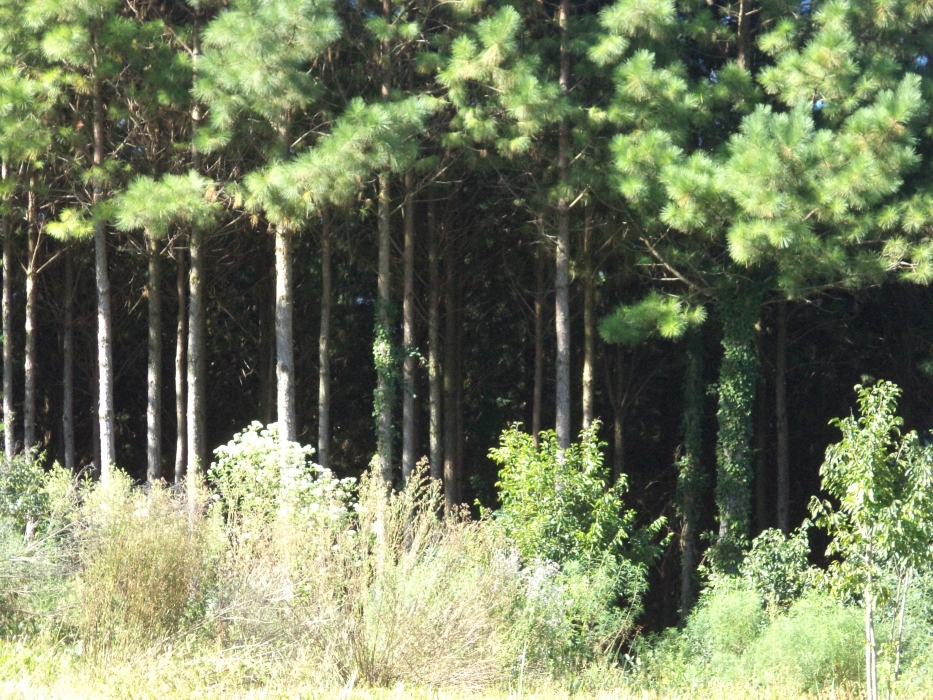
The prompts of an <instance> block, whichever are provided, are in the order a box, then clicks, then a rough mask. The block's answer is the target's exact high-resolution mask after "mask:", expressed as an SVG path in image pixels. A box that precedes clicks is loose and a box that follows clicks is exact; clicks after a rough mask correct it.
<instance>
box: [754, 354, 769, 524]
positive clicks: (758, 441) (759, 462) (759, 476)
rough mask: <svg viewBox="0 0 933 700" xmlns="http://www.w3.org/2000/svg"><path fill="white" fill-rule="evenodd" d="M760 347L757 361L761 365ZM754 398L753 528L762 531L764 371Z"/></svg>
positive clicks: (766, 507) (765, 513)
mask: <svg viewBox="0 0 933 700" xmlns="http://www.w3.org/2000/svg"><path fill="white" fill-rule="evenodd" d="M761 357H762V355H761V348H760V347H759V352H758V363H759V366H760V365H761ZM756 393H757V397H756V400H755V429H754V436H755V477H754V481H755V530H756V532H762V531H764V530H766V529H767V528H768V527H769V526H770V524H771V523H770V520H771V519H770V517H769V513H768V511H769V510H770V508H769V505H770V504H769V503H768V416H769V415H770V414H771V412H770V411H769V410H768V407H767V395H768V382H767V379H766V377H765V373H764V372H759V375H758V390H757V392H756Z"/></svg>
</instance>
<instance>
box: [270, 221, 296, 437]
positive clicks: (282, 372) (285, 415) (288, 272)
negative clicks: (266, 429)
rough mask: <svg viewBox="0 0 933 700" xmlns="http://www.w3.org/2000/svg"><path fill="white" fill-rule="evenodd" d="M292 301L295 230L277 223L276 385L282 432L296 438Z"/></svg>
mask: <svg viewBox="0 0 933 700" xmlns="http://www.w3.org/2000/svg"><path fill="white" fill-rule="evenodd" d="M292 309H293V304H292V232H291V231H290V230H289V229H288V228H287V227H285V226H282V225H279V226H276V227H275V360H276V362H275V386H276V413H277V420H278V424H279V436H280V437H281V439H283V440H288V441H290V442H294V441H295V440H296V439H297V437H298V436H297V430H296V426H295V345H294V337H293V328H294V323H293V319H292V315H293V311H292Z"/></svg>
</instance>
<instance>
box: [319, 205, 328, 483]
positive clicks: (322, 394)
mask: <svg viewBox="0 0 933 700" xmlns="http://www.w3.org/2000/svg"><path fill="white" fill-rule="evenodd" d="M330 258H331V239H330V216H329V215H328V212H327V210H324V211H323V212H322V213H321V331H320V334H319V335H318V391H317V415H318V419H317V458H318V464H320V465H321V466H322V467H324V468H325V469H327V468H329V463H330V454H329V452H330V450H329V447H330V307H331V269H330V267H331V262H330Z"/></svg>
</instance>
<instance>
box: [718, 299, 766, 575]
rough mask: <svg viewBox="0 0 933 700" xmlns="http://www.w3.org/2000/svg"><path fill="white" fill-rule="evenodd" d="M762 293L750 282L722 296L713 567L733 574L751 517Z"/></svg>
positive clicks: (745, 542)
mask: <svg viewBox="0 0 933 700" xmlns="http://www.w3.org/2000/svg"><path fill="white" fill-rule="evenodd" d="M760 307H761V292H760V290H759V289H757V288H755V287H754V286H753V285H751V284H749V283H739V284H737V285H736V286H735V287H732V288H730V289H726V290H724V292H723V295H722V297H721V309H722V311H721V313H722V323H723V338H722V349H723V357H722V365H721V366H720V369H719V410H718V412H717V414H716V415H717V419H718V421H719V434H718V436H717V442H716V467H717V469H716V505H717V508H718V510H719V537H718V540H717V542H716V548H715V550H714V558H715V563H716V566H717V567H718V568H719V569H720V570H722V571H726V572H734V571H735V570H736V567H737V566H738V563H739V560H740V559H741V556H742V549H743V548H744V546H745V545H746V544H747V542H748V536H749V525H750V523H749V519H750V515H751V482H752V475H753V471H752V459H751V456H752V455H751V444H750V442H751V438H752V432H753V427H752V426H753V423H752V415H753V413H754V406H755V389H756V387H757V385H758V370H759V365H758V353H757V351H756V347H755V336H756V334H757V328H756V326H757V323H758V316H759V312H760Z"/></svg>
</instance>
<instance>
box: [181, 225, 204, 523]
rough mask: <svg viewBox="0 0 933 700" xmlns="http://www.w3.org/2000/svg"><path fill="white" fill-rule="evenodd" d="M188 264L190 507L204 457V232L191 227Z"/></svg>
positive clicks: (193, 501) (186, 418)
mask: <svg viewBox="0 0 933 700" xmlns="http://www.w3.org/2000/svg"><path fill="white" fill-rule="evenodd" d="M188 247H189V252H190V255H191V267H190V269H189V270H188V410H187V416H186V417H185V422H186V425H187V428H188V465H187V474H188V489H189V494H190V495H191V496H192V499H191V503H190V505H191V506H192V507H194V504H195V498H194V497H195V496H196V489H197V478H196V477H197V475H198V473H199V471H200V470H202V469H204V468H205V467H206V465H205V464H203V463H202V459H203V456H204V442H205V440H204V433H203V432H202V426H203V414H204V369H205V359H206V358H205V353H204V279H203V275H204V232H203V231H202V230H201V229H200V228H195V229H194V230H193V231H192V232H191V239H190V241H189V245H188Z"/></svg>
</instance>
